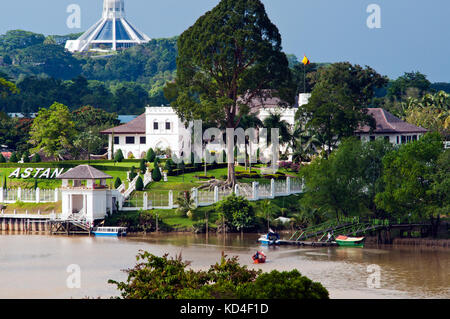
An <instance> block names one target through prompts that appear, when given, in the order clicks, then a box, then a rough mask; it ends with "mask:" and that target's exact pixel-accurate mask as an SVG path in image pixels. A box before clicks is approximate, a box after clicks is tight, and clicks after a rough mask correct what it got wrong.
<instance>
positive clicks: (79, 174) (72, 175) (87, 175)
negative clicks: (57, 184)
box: [57, 165, 113, 180]
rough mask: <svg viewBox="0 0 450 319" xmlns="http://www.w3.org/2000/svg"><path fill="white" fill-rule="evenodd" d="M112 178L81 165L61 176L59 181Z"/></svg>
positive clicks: (90, 167)
mask: <svg viewBox="0 0 450 319" xmlns="http://www.w3.org/2000/svg"><path fill="white" fill-rule="evenodd" d="M112 178H113V177H112V176H109V175H108V174H105V173H103V172H102V171H99V170H98V169H96V168H93V167H92V166H89V165H80V166H77V167H74V168H72V169H70V170H69V171H68V172H66V173H64V174H62V175H60V176H59V177H57V179H69V180H95V179H112Z"/></svg>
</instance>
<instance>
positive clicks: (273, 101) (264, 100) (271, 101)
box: [239, 90, 298, 113]
mask: <svg viewBox="0 0 450 319" xmlns="http://www.w3.org/2000/svg"><path fill="white" fill-rule="evenodd" d="M244 98H247V96H244ZM239 100H240V102H242V100H243V98H239ZM248 107H249V108H250V112H251V113H256V112H258V111H259V110H261V109H276V108H290V107H291V106H290V105H289V104H288V103H287V102H284V101H283V100H282V99H280V98H279V97H277V96H275V94H273V92H272V91H270V90H262V91H261V95H260V96H255V97H253V98H252V99H251V100H250V102H249V104H248ZM293 108H298V97H296V101H295V104H294V106H293Z"/></svg>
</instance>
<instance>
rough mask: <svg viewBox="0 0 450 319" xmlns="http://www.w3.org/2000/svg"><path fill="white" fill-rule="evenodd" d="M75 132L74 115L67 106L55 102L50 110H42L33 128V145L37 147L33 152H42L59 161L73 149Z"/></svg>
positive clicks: (31, 133)
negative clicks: (72, 143) (63, 154)
mask: <svg viewBox="0 0 450 319" xmlns="http://www.w3.org/2000/svg"><path fill="white" fill-rule="evenodd" d="M75 132H76V131H75V124H74V122H73V121H72V114H71V113H70V111H69V108H68V107H67V106H65V105H63V104H61V103H56V102H55V103H54V104H53V105H52V106H50V108H48V109H44V108H41V109H40V110H39V113H38V116H37V117H36V118H35V119H34V121H33V125H32V126H31V132H30V136H31V143H32V144H33V145H34V146H35V147H34V149H33V150H32V151H33V152H39V151H41V150H42V151H44V153H45V154H46V155H47V156H53V157H54V158H55V159H59V158H60V157H59V156H60V155H61V154H62V153H64V152H66V151H67V150H69V149H70V148H71V147H72V146H71V142H72V140H73V137H74V135H75Z"/></svg>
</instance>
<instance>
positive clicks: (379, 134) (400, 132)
mask: <svg viewBox="0 0 450 319" xmlns="http://www.w3.org/2000/svg"><path fill="white" fill-rule="evenodd" d="M368 114H369V115H371V116H372V117H373V118H374V119H375V122H376V128H375V130H372V129H371V128H370V127H369V126H363V127H361V128H359V129H358V130H357V131H356V132H355V134H356V136H359V137H360V138H361V139H362V140H363V141H371V140H375V139H378V138H384V139H385V140H388V141H389V142H391V143H392V144H394V145H399V144H406V143H409V142H413V141H417V140H418V139H420V137H422V136H423V135H424V134H426V133H427V132H428V131H427V130H426V129H424V128H422V127H418V126H415V125H413V124H409V123H407V122H405V121H402V120H401V119H399V118H398V117H396V116H394V115H392V114H391V113H389V112H388V111H386V110H384V109H381V108H372V109H368Z"/></svg>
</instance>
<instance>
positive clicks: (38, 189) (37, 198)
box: [36, 187, 41, 204]
mask: <svg viewBox="0 0 450 319" xmlns="http://www.w3.org/2000/svg"><path fill="white" fill-rule="evenodd" d="M40 201H41V190H40V188H39V187H38V188H36V203H37V204H39V203H40Z"/></svg>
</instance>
